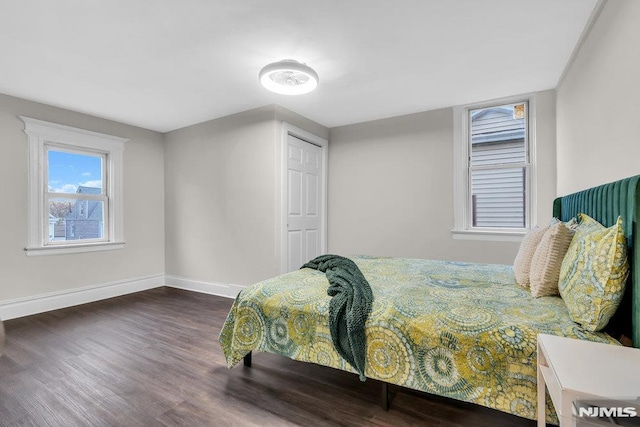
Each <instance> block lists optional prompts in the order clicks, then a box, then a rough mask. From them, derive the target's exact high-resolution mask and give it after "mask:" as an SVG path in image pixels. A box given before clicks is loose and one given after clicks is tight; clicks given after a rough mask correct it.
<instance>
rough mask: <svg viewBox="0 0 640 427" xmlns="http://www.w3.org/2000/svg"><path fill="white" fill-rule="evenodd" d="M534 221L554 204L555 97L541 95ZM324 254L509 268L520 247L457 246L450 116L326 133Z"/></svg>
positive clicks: (441, 113) (440, 113)
mask: <svg viewBox="0 0 640 427" xmlns="http://www.w3.org/2000/svg"><path fill="white" fill-rule="evenodd" d="M537 103H538V127H537V144H538V145H537V153H536V154H537V160H538V165H539V168H538V180H537V183H538V202H539V203H538V204H537V206H538V216H539V219H540V220H541V221H546V220H547V219H548V218H550V216H551V206H552V203H553V198H554V197H555V185H556V183H555V93H554V91H546V92H541V93H539V94H538V97H537ZM329 146H330V148H329V251H330V252H335V253H340V254H369V255H385V256H399V257H415V258H431V259H444V260H460V261H470V262H491V263H504V264H511V263H512V262H513V258H514V257H515V254H516V252H517V249H518V245H519V244H518V243H513V242H487V241H471V240H454V239H453V238H452V237H451V229H452V228H453V112H452V109H450V108H447V109H442V110H435V111H427V112H424V113H417V114H411V115H406V116H401V117H394V118H389V119H383V120H376V121H372V122H366V123H359V124H354V125H348V126H342V127H338V128H333V129H331V133H330V145H329Z"/></svg>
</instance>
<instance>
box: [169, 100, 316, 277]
mask: <svg viewBox="0 0 640 427" xmlns="http://www.w3.org/2000/svg"><path fill="white" fill-rule="evenodd" d="M283 119H284V120H286V121H288V122H290V123H291V124H293V125H295V126H298V127H301V128H304V129H305V130H307V131H309V132H312V133H315V134H318V136H322V137H326V136H327V134H328V130H327V129H326V128H323V127H322V126H320V125H318V124H317V123H314V122H311V121H309V120H307V119H304V118H302V117H301V116H298V115H297V114H295V113H293V112H291V111H288V110H286V109H283V108H280V107H276V106H273V105H272V106H267V107H263V108H258V109H254V110H250V111H246V112H243V113H239V114H235V115H232V116H229V117H224V118H220V119H216V120H211V121H208V122H205V123H201V124H198V125H194V126H189V127H187V128H184V129H180V130H176V131H173V132H170V133H168V134H166V142H165V158H166V162H165V195H166V201H167V202H166V207H165V214H166V225H165V228H166V248H167V250H166V273H167V274H168V275H171V276H177V277H180V278H185V279H190V280H198V281H205V282H216V283H224V284H232V285H241V286H244V285H250V284H253V283H254V282H256V281H259V280H263V279H266V278H269V277H272V276H276V275H278V274H279V273H280V144H281V134H280V132H281V124H280V121H281V120H283Z"/></svg>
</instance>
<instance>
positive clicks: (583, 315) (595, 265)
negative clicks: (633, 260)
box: [558, 214, 629, 332]
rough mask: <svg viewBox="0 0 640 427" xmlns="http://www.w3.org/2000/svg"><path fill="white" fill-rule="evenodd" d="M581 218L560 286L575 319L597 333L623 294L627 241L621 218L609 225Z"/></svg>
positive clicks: (582, 215)
mask: <svg viewBox="0 0 640 427" xmlns="http://www.w3.org/2000/svg"><path fill="white" fill-rule="evenodd" d="M580 217H581V221H580V226H579V227H578V230H577V232H576V236H575V238H574V239H573V242H571V246H570V247H569V250H568V251H567V255H566V256H565V258H564V260H563V261H562V268H561V272H560V283H559V285H558V287H559V289H560V296H562V299H563V300H564V302H565V304H566V305H567V309H568V310H569V314H570V315H571V318H572V319H573V321H574V322H576V323H579V324H580V325H582V327H583V328H584V329H586V330H588V331H590V332H595V331H599V330H601V329H602V328H604V327H605V326H607V323H608V322H609V320H610V319H611V316H613V314H614V313H615V311H616V309H617V308H618V305H620V301H621V300H622V296H623V295H624V287H625V284H626V282H627V276H628V275H629V263H628V260H627V242H626V239H625V237H624V230H623V228H622V218H621V217H618V220H617V221H616V224H615V225H614V226H612V227H609V228H605V227H603V226H602V225H601V224H600V223H598V222H597V221H596V220H594V219H593V218H591V217H589V216H587V215H585V214H580Z"/></svg>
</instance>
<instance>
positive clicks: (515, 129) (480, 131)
mask: <svg viewBox="0 0 640 427" xmlns="http://www.w3.org/2000/svg"><path fill="white" fill-rule="evenodd" d="M469 114H470V118H471V126H470V128H471V150H470V153H471V155H470V157H471V159H470V160H471V161H470V163H471V166H485V165H498V164H505V163H525V162H526V161H527V154H526V146H525V133H526V123H525V120H526V104H525V103H520V104H513V105H501V106H498V107H490V108H482V109H478V110H472V111H470V113H469Z"/></svg>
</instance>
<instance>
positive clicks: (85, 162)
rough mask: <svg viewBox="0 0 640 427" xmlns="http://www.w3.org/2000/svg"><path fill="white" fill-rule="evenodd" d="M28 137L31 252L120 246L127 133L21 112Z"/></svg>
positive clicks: (42, 253)
mask: <svg viewBox="0 0 640 427" xmlns="http://www.w3.org/2000/svg"><path fill="white" fill-rule="evenodd" d="M21 119H22V121H24V123H25V133H26V134H27V136H28V143H29V197H28V203H29V230H28V242H27V247H26V252H27V255H45V254H52V253H56V254H57V253H73V252H86V251H96V250H108V249H119V248H122V247H123V246H124V238H123V228H122V222H123V221H122V220H123V218H122V212H123V210H122V157H123V151H124V144H125V142H126V141H128V140H127V139H124V138H119V137H115V136H110V135H105V134H100V133H96V132H91V131H86V130H83V129H76V128H72V127H69V126H63V125H58V124H55V123H48V122H44V121H41V120H35V119H31V118H28V117H21Z"/></svg>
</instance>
